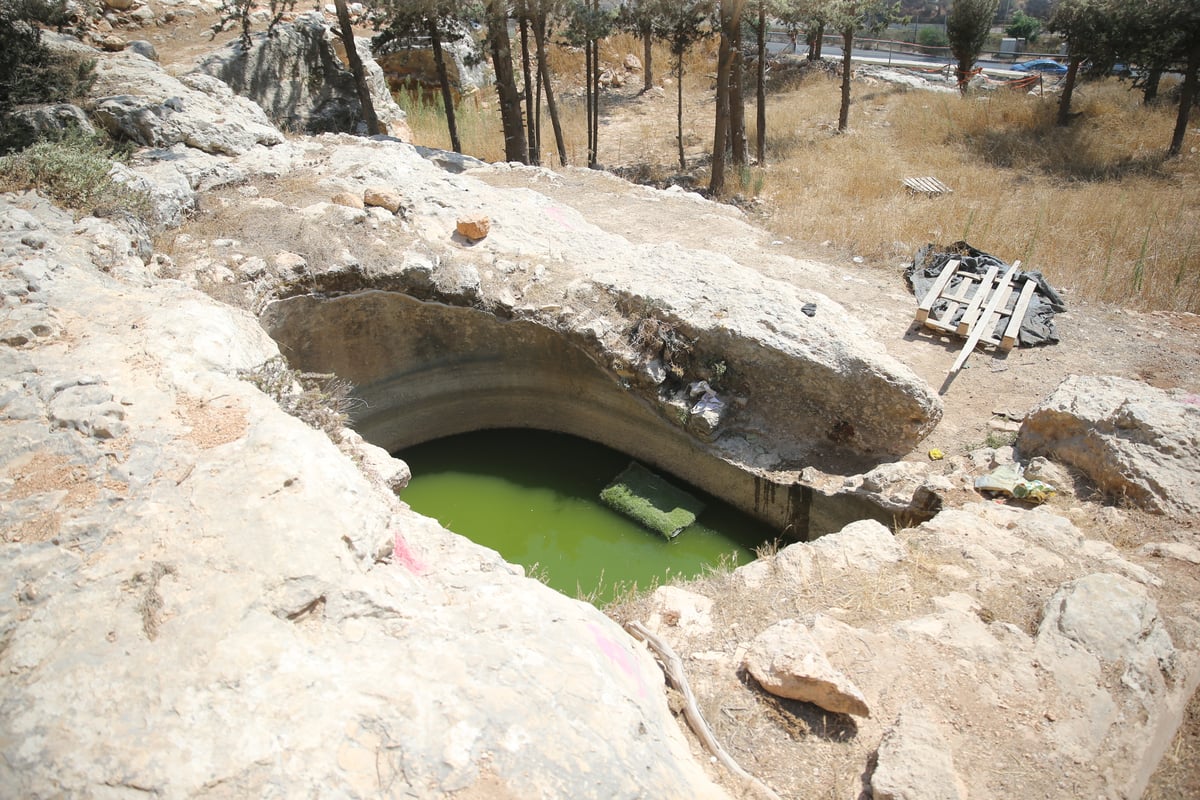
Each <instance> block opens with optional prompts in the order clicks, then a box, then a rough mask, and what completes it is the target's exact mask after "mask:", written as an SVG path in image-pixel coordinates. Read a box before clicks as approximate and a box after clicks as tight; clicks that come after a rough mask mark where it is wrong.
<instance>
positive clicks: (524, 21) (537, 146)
mask: <svg viewBox="0 0 1200 800" xmlns="http://www.w3.org/2000/svg"><path fill="white" fill-rule="evenodd" d="M518 13H519V14H520V15H521V16H520V22H519V23H518V25H519V30H520V32H521V78H522V80H524V81H525V130H526V134H527V139H526V142H527V146H528V148H529V163H530V164H535V165H536V164H540V163H542V160H541V143H540V142H538V137H537V123H536V120H535V119H534V113H533V112H534V108H535V105H534V104H535V103H536V101H537V98H536V97H535V96H534V91H533V71H532V69H531V68H530V64H529V14H528V13H527V12H526V11H525V9H523V8H522V9H520V10H519V12H518Z"/></svg>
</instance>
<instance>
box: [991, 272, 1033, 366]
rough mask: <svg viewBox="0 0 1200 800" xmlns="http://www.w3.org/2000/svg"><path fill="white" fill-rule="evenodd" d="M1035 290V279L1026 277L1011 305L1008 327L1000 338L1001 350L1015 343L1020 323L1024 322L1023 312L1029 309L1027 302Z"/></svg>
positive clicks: (1031, 298) (1010, 348)
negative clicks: (1013, 304) (1013, 303)
mask: <svg viewBox="0 0 1200 800" xmlns="http://www.w3.org/2000/svg"><path fill="white" fill-rule="evenodd" d="M1036 291H1037V281H1035V280H1033V279H1032V278H1026V279H1025V285H1024V286H1022V287H1021V295H1020V296H1019V297H1018V298H1017V304H1016V305H1015V306H1013V311H1012V316H1011V317H1009V318H1008V327H1007V328H1005V329H1004V338H1003V339H1001V340H1000V349H1001V350H1012V349H1013V346H1014V345H1015V344H1016V343H1017V335H1018V334H1019V333H1020V332H1021V324H1022V323H1023V322H1025V313H1026V312H1027V311H1029V303H1030V302H1031V301H1032V300H1033V294H1034V292H1036Z"/></svg>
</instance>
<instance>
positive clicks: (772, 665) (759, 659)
mask: <svg viewBox="0 0 1200 800" xmlns="http://www.w3.org/2000/svg"><path fill="white" fill-rule="evenodd" d="M743 666H744V667H745V668H746V670H747V671H748V672H749V673H750V674H751V675H753V676H754V679H755V680H756V681H758V682H759V684H761V685H762V687H763V689H765V690H767V691H768V692H770V693H771V694H775V695H779V696H780V697H788V698H791V699H793V700H800V701H803V702H805V703H813V704H814V705H818V706H820V707H821V708H823V709H825V710H826V711H832V712H834V713H836V714H854V715H855V716H859V717H869V716H871V711H870V709H869V708H868V707H867V701H866V700H865V699H864V698H863V695H862V692H860V691H859V690H858V687H856V686H855V685H854V684H853V683H852V682H851V681H850V679H849V678H847V677H846V676H845V675H843V674H842V673H841V672H839V671H838V670H836V669H834V667H833V665H832V664H830V663H829V659H827V658H826V657H825V652H824V651H823V650H822V649H821V646H820V645H818V644H817V642H816V640H814V639H813V638H812V636H811V635H810V634H809V632H808V629H807V628H806V627H805V626H804V624H803V623H801V622H799V621H798V620H794V619H786V620H783V621H782V622H777V623H775V624H774V625H772V626H771V627H770V628H767V629H766V630H765V631H763V632H762V633H760V634H759V635H758V636H756V637H755V639H754V641H753V642H752V643H751V645H750V649H749V650H748V651H747V653H746V656H745V659H744V660H743Z"/></svg>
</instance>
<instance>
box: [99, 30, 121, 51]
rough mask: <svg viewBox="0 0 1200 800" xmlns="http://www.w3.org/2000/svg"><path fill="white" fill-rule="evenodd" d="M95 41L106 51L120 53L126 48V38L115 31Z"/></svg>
mask: <svg viewBox="0 0 1200 800" xmlns="http://www.w3.org/2000/svg"><path fill="white" fill-rule="evenodd" d="M95 41H96V46H97V47H99V48H100V49H101V50H103V51H104V52H106V53H119V52H121V51H122V50H124V49H125V40H124V39H122V38H121V37H120V36H117V35H116V34H113V33H110V34H108V35H106V36H101V37H99V38H97V39H96V40H95Z"/></svg>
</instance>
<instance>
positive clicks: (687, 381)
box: [264, 137, 941, 469]
mask: <svg viewBox="0 0 1200 800" xmlns="http://www.w3.org/2000/svg"><path fill="white" fill-rule="evenodd" d="M330 145H331V146H330V147H329V148H328V149H327V151H326V156H325V159H324V162H325V163H324V165H323V169H322V173H323V177H322V179H321V180H322V185H324V186H326V187H327V188H330V189H332V188H334V187H342V188H349V189H351V190H352V191H353V190H354V189H359V190H361V188H362V187H364V186H366V185H380V184H382V185H389V186H392V187H394V188H395V189H396V190H397V191H398V192H399V193H400V194H401V195H402V196H404V197H405V198H406V201H407V206H406V208H405V209H404V211H403V217H404V219H403V223H402V226H403V228H404V229H405V230H406V231H407V233H408V234H409V237H408V238H407V240H406V241H404V243H403V244H402V245H401V247H400V248H399V251H398V252H394V253H393V256H392V258H391V259H390V260H389V263H385V264H375V265H373V266H372V267H371V268H369V269H366V268H364V269H361V270H357V271H355V270H351V271H347V270H344V269H330V270H325V271H322V270H319V269H318V270H316V271H315V272H314V274H313V275H312V276H310V277H309V278H308V279H306V280H301V281H298V282H295V283H292V284H290V285H289V286H287V287H285V288H284V289H283V290H282V291H281V292H279V295H278V296H279V301H278V302H281V303H287V302H290V300H289V299H288V298H289V297H295V296H298V295H301V294H308V295H311V296H313V297H329V296H332V295H335V294H340V295H353V294H357V293H368V292H374V291H377V290H383V291H399V292H401V293H407V294H410V295H411V296H413V297H415V298H416V299H419V300H424V301H432V302H436V303H440V304H446V305H454V306H461V307H471V308H475V309H481V310H485V311H486V312H487V313H490V314H492V315H493V316H494V317H495V318H496V319H498V320H506V321H521V322H528V323H532V324H536V325H541V326H543V327H545V328H547V329H548V330H551V331H553V332H555V333H556V334H557V335H559V336H561V337H562V338H563V339H564V341H566V342H567V343H569V344H570V345H571V346H572V347H574V348H578V349H581V350H582V351H583V352H584V353H585V354H586V356H587V358H589V359H590V360H591V361H593V362H594V363H595V364H597V365H599V366H600V367H601V368H602V369H605V370H607V371H608V372H609V376H610V379H611V380H612V382H613V384H614V385H616V386H618V387H619V388H620V389H621V390H624V391H629V392H633V393H634V394H637V395H638V396H639V397H640V399H641V400H642V401H643V402H645V403H648V404H649V405H651V406H656V407H658V409H659V411H660V415H661V416H663V417H664V418H666V419H668V420H677V419H678V416H677V415H678V413H679V411H678V408H677V407H678V406H679V404H680V402H682V401H685V400H686V399H688V398H686V397H684V398H681V397H680V394H681V392H686V391H687V390H688V389H689V388H690V387H692V386H694V385H695V384H697V383H698V382H699V381H701V380H706V381H708V383H709V385H710V388H712V389H713V390H715V394H716V395H717V397H718V399H719V400H720V401H721V403H722V405H723V406H724V408H725V409H726V410H727V417H726V419H725V420H724V421H723V422H722V424H721V425H718V426H717V427H716V429H714V430H711V431H705V432H704V436H702V437H701V438H702V439H703V440H704V444H705V446H708V445H714V446H715V447H716V448H717V449H718V450H719V449H720V448H721V442H725V443H726V445H725V446H726V450H727V451H729V450H730V448H729V445H730V444H731V443H733V442H734V440H737V439H741V440H746V441H748V440H753V439H757V440H760V441H763V442H769V443H770V449H771V450H772V451H773V457H772V456H760V458H758V459H757V460H756V462H755V463H754V464H752V465H750V466H755V467H758V468H771V469H799V468H801V467H803V466H807V465H809V464H812V463H814V462H816V461H817V460H820V461H821V462H822V463H823V464H825V465H828V464H837V463H847V464H854V465H855V466H857V465H861V464H863V463H868V462H870V461H871V460H876V461H878V460H880V459H882V458H886V457H889V456H896V455H900V454H903V453H906V452H909V451H910V450H911V449H912V448H913V446H915V445H916V443H917V442H919V441H920V440H921V438H923V437H924V436H925V435H926V434H927V433H928V432H929V431H930V430H931V429H932V428H933V427H934V426H935V425H936V423H937V421H938V419H939V418H940V415H941V401H940V399H939V398H938V397H937V395H936V394H935V393H934V392H933V391H932V389H931V388H930V387H929V386H928V385H927V384H925V383H924V382H923V381H922V380H920V379H919V378H917V377H916V376H915V375H914V374H913V373H912V372H911V370H909V369H908V368H907V367H905V366H904V365H903V364H901V363H900V362H898V361H897V360H895V359H893V358H891V357H890V356H888V355H886V353H885V352H884V348H883V347H882V346H881V345H880V344H879V343H878V342H877V341H875V340H873V339H871V338H870V337H869V336H868V335H867V334H866V332H865V330H864V328H863V326H861V325H860V324H858V323H857V322H856V321H855V320H854V319H853V318H852V316H851V315H850V314H849V313H848V312H847V311H846V309H845V308H843V307H842V306H840V305H839V304H838V303H836V302H834V301H832V300H830V299H829V298H828V297H826V296H824V295H822V294H821V293H819V292H817V291H814V290H810V289H800V288H796V287H795V286H793V285H790V284H786V283H783V282H781V281H777V280H773V279H771V278H768V277H765V276H763V275H762V274H760V273H759V272H757V271H755V270H754V269H753V266H752V265H747V264H743V263H739V262H738V261H736V260H734V259H732V258H730V257H729V256H727V255H724V254H722V253H716V252H711V251H704V250H690V249H688V248H686V247H685V246H683V245H681V244H678V243H675V242H661V243H658V244H653V245H644V244H642V245H639V244H635V243H632V242H630V241H628V240H627V239H624V238H623V237H620V236H617V235H614V234H612V233H609V232H607V231H605V230H603V229H602V228H600V227H598V226H597V225H595V224H593V223H592V222H591V221H589V220H588V219H587V218H585V216H584V215H583V214H581V213H580V212H579V211H577V210H576V209H574V208H572V207H570V206H569V205H567V204H564V203H561V202H558V201H556V200H552V199H550V198H549V197H547V196H546V195H542V194H538V193H537V192H535V191H532V190H528V189H515V190H513V189H510V190H502V189H497V188H495V187H492V186H490V185H488V184H486V183H484V182H482V181H480V180H478V179H477V178H476V177H475V176H473V175H472V174H471V172H472V171H470V170H468V171H467V172H466V173H465V174H461V175H458V174H456V175H449V174H447V173H445V172H443V171H441V170H438V169H437V168H436V167H435V166H433V165H432V164H431V163H429V162H428V161H427V160H425V159H424V158H422V157H420V155H419V154H418V153H417V152H416V151H415V150H414V149H412V148H410V147H408V146H407V145H402V144H398V143H394V142H382V141H375V142H361V141H353V142H351V141H348V140H347V139H345V138H344V137H343V138H339V139H338V140H336V141H331V142H330ZM483 169H499V170H513V169H517V168H516V167H513V166H511V165H496V166H494V167H484V168H483ZM529 169H532V168H529ZM536 176H537V179H538V180H547V181H553V180H555V176H554V173H552V172H549V171H545V170H541V171H536ZM671 194H672V193H669V192H663V195H664V196H666V195H671ZM684 202H686V201H684ZM705 202H706V201H705ZM689 206H690V207H692V208H696V207H702V206H697V205H696V204H694V203H689ZM480 210H484V211H486V213H487V215H488V216H489V217H490V219H491V222H492V225H491V231H492V232H491V233H490V234H489V235H488V236H487V237H486V238H485V239H483V240H481V241H478V242H474V243H471V244H465V243H462V242H459V241H456V240H455V239H454V238H453V235H452V234H453V231H454V220H455V218H456V216H458V215H461V214H463V213H477V212H479V211H480ZM410 255H411V256H413V257H411V258H410V257H409V256H410ZM279 318H280V316H279V315H278V314H276V313H274V312H268V314H267V315H266V316H265V317H264V319H266V320H267V325H268V327H269V328H270V329H272V330H273V331H276V330H278V329H279V327H280V324H281V323H279V322H278V319H279ZM645 320H654V321H656V322H661V323H662V324H663V325H665V326H668V327H669V328H670V329H671V330H673V331H674V332H675V333H676V335H677V336H678V337H679V338H680V341H681V343H682V347H683V349H685V350H686V351H687V353H686V359H685V360H687V361H688V363H687V364H686V365H672V364H667V365H666V366H667V367H668V370H667V372H668V375H667V377H666V378H664V379H663V380H657V376H655V375H654V372H655V370H654V369H653V368H651V369H647V368H648V367H652V364H651V362H654V361H655V360H656V359H658V360H660V361H661V360H662V357H663V355H662V353H661V352H659V353H655V352H654V351H653V347H650V348H647V347H645V346H644V345H645V343H644V342H642V343H641V345H642V346H641V347H639V346H638V345H637V344H635V343H634V342H633V341H631V339H632V338H633V333H634V332H635V329H636V327H637V326H638V324H639V323H641V322H643V321H645ZM290 324H294V321H293V323H290ZM360 327H361V326H360ZM336 328H337V326H336V325H333V324H330V323H328V322H327V323H326V324H325V330H324V333H323V334H322V336H324V337H328V336H331V335H336V334H335V333H334V331H335V330H336ZM292 338H293V339H294V338H295V337H292ZM446 346H451V345H450V343H446ZM376 360H377V359H376ZM717 365H720V367H719V369H720V371H721V372H722V375H721V376H720V379H714V376H713V369H714V367H716V366H717ZM321 366H322V368H325V369H329V368H331V367H332V366H334V365H331V364H330V363H324V364H322V365H321ZM673 366H676V367H680V369H676V370H671V369H670V367H673ZM672 371H674V373H675V374H674V375H673V376H672V375H670V374H669V373H671V372H672ZM381 377H382V376H381V375H376V374H372V375H370V376H369V382H373V381H375V380H378V379H380V378H381ZM722 381H723V384H724V385H722ZM689 411H690V409H689ZM722 426H723V427H722ZM734 449H736V448H734ZM835 468H836V467H835Z"/></svg>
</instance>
